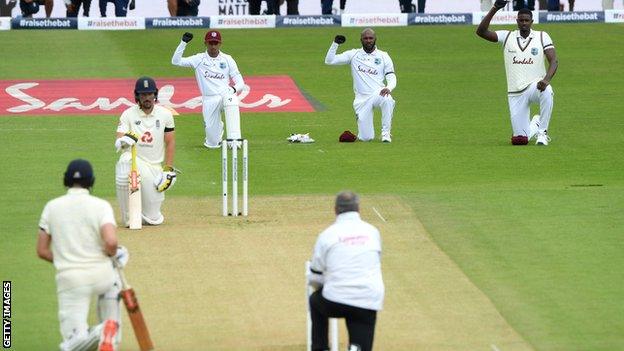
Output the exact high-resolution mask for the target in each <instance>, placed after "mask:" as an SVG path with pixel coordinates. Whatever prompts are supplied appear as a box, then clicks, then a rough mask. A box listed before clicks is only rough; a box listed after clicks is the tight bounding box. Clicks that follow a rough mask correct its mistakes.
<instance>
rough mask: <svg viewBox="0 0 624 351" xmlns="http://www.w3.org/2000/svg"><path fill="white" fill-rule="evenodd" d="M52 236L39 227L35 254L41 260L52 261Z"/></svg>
mask: <svg viewBox="0 0 624 351" xmlns="http://www.w3.org/2000/svg"><path fill="white" fill-rule="evenodd" d="M50 244H52V236H51V235H50V234H48V233H47V232H46V231H45V230H43V229H39V237H38V238H37V256H39V258H41V259H42V260H45V261H48V262H53V258H54V257H53V255H52V249H51V248H50Z"/></svg>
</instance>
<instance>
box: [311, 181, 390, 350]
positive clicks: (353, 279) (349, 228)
mask: <svg viewBox="0 0 624 351" xmlns="http://www.w3.org/2000/svg"><path fill="white" fill-rule="evenodd" d="M335 212H336V222H334V224H332V225H331V226H329V227H328V228H327V229H325V230H324V231H323V232H322V233H321V234H320V235H319V237H318V239H317V241H316V244H315V246H314V253H313V256H312V261H311V263H310V272H308V283H309V284H310V285H312V286H314V287H317V288H319V289H318V290H317V291H315V292H314V293H313V294H312V295H310V316H311V319H312V351H320V350H328V349H329V347H328V340H327V339H328V335H327V334H328V318H345V320H346V324H347V330H348V332H349V350H357V351H370V350H372V349H373V338H374V334H375V322H376V319H377V311H379V310H381V308H382V305H383V299H384V284H383V279H382V275H381V238H380V235H379V231H378V230H377V228H375V227H374V226H372V225H371V224H369V223H367V222H365V221H363V220H362V219H361V218H360V214H359V198H358V196H357V195H356V194H355V193H353V192H351V191H344V192H341V193H339V194H338V196H337V197H336V206H335Z"/></svg>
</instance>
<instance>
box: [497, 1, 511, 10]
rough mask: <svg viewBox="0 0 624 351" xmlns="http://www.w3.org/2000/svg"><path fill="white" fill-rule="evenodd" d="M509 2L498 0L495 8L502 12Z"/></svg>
mask: <svg viewBox="0 0 624 351" xmlns="http://www.w3.org/2000/svg"><path fill="white" fill-rule="evenodd" d="M508 2H509V0H496V2H494V7H496V9H498V10H500V9H502V8H503V7H505V6H507V3H508Z"/></svg>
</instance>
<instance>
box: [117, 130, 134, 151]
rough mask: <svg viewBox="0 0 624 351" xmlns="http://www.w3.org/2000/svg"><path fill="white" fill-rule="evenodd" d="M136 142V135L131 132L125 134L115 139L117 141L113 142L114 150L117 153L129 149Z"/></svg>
mask: <svg viewBox="0 0 624 351" xmlns="http://www.w3.org/2000/svg"><path fill="white" fill-rule="evenodd" d="M137 141H139V135H138V134H136V133H133V132H127V133H126V134H124V135H123V136H122V137H119V138H117V140H115V148H116V149H117V152H119V151H121V149H123V148H126V147H130V146H132V145H134V144H136V142H137Z"/></svg>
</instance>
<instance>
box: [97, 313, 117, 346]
mask: <svg viewBox="0 0 624 351" xmlns="http://www.w3.org/2000/svg"><path fill="white" fill-rule="evenodd" d="M118 330H119V324H117V322H116V321H114V320H112V319H108V320H106V322H104V329H102V335H101V336H100V345H99V347H98V350H99V351H115V349H116V348H115V336H116V335H117V331H118Z"/></svg>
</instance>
